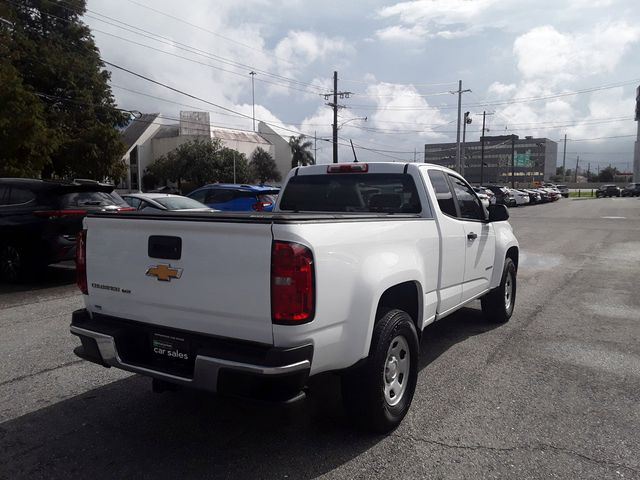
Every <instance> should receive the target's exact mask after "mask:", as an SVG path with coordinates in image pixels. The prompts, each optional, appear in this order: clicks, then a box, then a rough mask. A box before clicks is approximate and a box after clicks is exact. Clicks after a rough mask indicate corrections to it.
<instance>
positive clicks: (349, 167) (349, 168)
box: [327, 163, 369, 173]
mask: <svg viewBox="0 0 640 480" xmlns="http://www.w3.org/2000/svg"><path fill="white" fill-rule="evenodd" d="M368 171H369V165H368V164H366V163H343V164H337V165H329V166H328V167H327V173H366V172H368Z"/></svg>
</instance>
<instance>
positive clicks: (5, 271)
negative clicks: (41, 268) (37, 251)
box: [0, 245, 22, 280]
mask: <svg viewBox="0 0 640 480" xmlns="http://www.w3.org/2000/svg"><path fill="white" fill-rule="evenodd" d="M21 264H22V262H21V261H20V253H19V252H18V250H16V248H14V247H12V246H11V245H7V246H5V247H3V248H2V254H1V255H0V272H2V276H3V277H4V278H5V279H7V280H15V279H16V278H18V273H19V272H20V266H21Z"/></svg>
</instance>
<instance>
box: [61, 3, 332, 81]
mask: <svg viewBox="0 0 640 480" xmlns="http://www.w3.org/2000/svg"><path fill="white" fill-rule="evenodd" d="M64 3H66V2H64ZM64 8H66V9H67V10H70V11H74V12H76V13H78V12H77V11H76V10H73V9H71V8H67V7H64ZM86 10H87V12H90V13H91V14H93V15H98V16H100V17H104V18H107V19H109V20H111V22H108V21H106V20H103V19H101V18H98V17H95V16H92V15H88V17H89V18H93V19H95V20H98V21H100V22H103V23H106V24H107V25H112V26H114V27H116V28H120V29H123V30H125V31H128V32H130V33H133V34H135V35H141V36H143V37H145V38H151V39H152V40H155V41H160V40H158V38H159V39H162V40H166V41H168V42H169V43H167V42H162V43H165V44H167V45H170V46H172V47H176V46H177V47H178V48H180V49H182V50H185V51H188V52H190V53H196V54H201V55H202V56H206V57H208V58H213V59H216V60H218V61H220V62H222V63H226V64H228V65H233V66H236V67H238V68H242V69H252V70H256V71H257V72H258V73H260V74H263V75H268V76H271V77H273V78H277V79H281V80H284V81H286V82H289V83H294V84H298V85H301V86H307V87H313V88H316V89H317V90H320V88H319V87H317V86H316V85H314V84H312V83H309V82H303V81H300V80H297V79H294V78H290V77H286V76H283V75H279V74H276V73H272V72H269V71H267V70H261V69H258V68H256V67H255V66H252V65H247V64H244V63H241V62H238V61H235V60H231V59H229V58H226V57H223V56H221V55H216V54H214V53H211V52H208V51H206V50H202V49H199V48H197V47H194V46H192V45H188V44H185V43H182V42H178V41H177V40H174V39H173V38H171V37H167V36H164V35H160V34H157V33H154V32H151V31H148V30H145V29H142V28H140V27H137V26H135V25H131V24H129V23H126V22H123V21H122V20H118V19H116V18H113V17H110V16H108V15H104V14H102V13H99V12H94V11H92V10H89V9H86ZM112 22H117V23H119V24H121V25H125V26H126V27H129V28H125V27H123V26H121V25H117V24H114V23H112ZM131 29H135V30H131ZM136 30H138V31H139V32H143V33H144V35H143V34H142V33H139V32H138V31H136ZM103 33H104V32H103ZM155 37H158V38H155Z"/></svg>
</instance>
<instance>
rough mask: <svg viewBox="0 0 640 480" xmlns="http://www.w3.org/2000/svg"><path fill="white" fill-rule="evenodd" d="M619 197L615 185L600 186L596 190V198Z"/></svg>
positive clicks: (618, 189) (618, 190) (618, 191)
mask: <svg viewBox="0 0 640 480" xmlns="http://www.w3.org/2000/svg"><path fill="white" fill-rule="evenodd" d="M619 196H620V188H618V186H616V185H602V186H601V187H600V188H598V189H597V190H596V197H597V198H603V197H619Z"/></svg>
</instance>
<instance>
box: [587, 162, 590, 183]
mask: <svg viewBox="0 0 640 480" xmlns="http://www.w3.org/2000/svg"><path fill="white" fill-rule="evenodd" d="M590 176H591V162H589V163H588V164H587V182H589V181H590V179H589V177H590Z"/></svg>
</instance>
